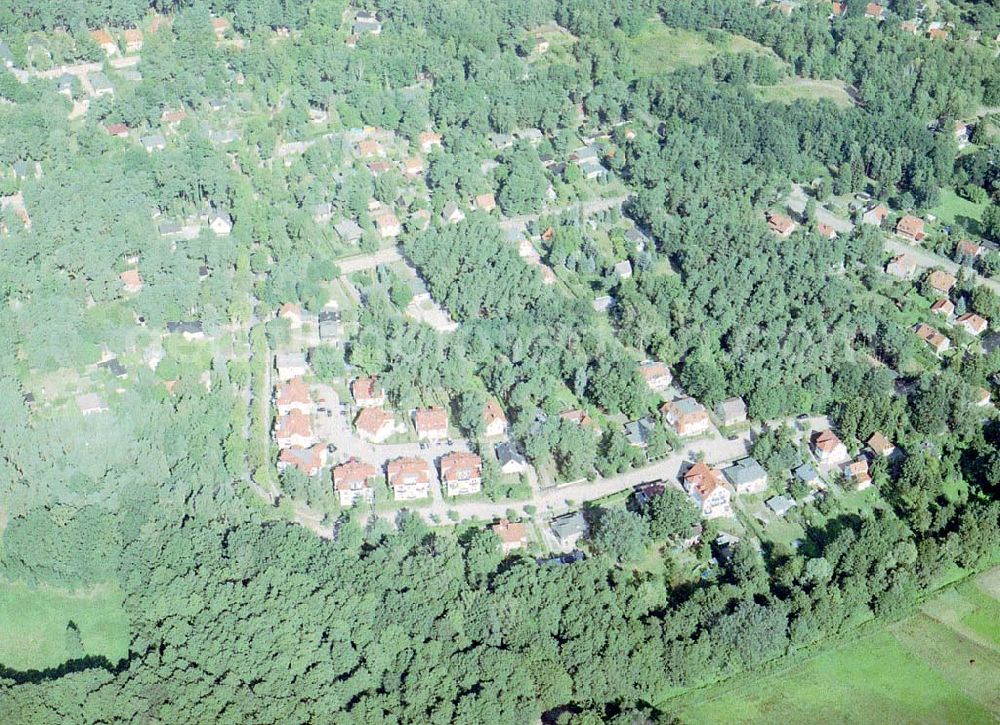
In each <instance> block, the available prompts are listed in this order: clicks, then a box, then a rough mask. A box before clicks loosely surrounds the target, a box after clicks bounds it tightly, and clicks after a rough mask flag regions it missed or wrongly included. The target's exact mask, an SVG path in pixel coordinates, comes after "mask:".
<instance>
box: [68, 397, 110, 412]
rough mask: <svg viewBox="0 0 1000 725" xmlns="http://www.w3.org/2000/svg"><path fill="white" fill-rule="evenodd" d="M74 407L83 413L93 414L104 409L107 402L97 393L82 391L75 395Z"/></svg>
mask: <svg viewBox="0 0 1000 725" xmlns="http://www.w3.org/2000/svg"><path fill="white" fill-rule="evenodd" d="M76 407H77V408H79V410H80V412H81V413H82V414H83V415H94V414H95V413H103V412H104V411H106V410H107V409H108V404H107V403H105V402H104V399H103V398H101V396H100V395H98V394H97V393H84V394H82V395H78V396H76Z"/></svg>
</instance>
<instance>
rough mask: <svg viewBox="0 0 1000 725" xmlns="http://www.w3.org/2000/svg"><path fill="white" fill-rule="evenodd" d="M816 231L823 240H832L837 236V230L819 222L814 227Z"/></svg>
mask: <svg viewBox="0 0 1000 725" xmlns="http://www.w3.org/2000/svg"><path fill="white" fill-rule="evenodd" d="M816 231H817V232H818V233H819V235H820V236H821V237H823V238H824V239H833V238H834V237H836V236H837V230H836V229H834V228H833V227H831V226H830V225H829V224H824V223H823V222H820V223H819V224H817V225H816Z"/></svg>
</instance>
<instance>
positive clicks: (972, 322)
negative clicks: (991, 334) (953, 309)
mask: <svg viewBox="0 0 1000 725" xmlns="http://www.w3.org/2000/svg"><path fill="white" fill-rule="evenodd" d="M955 324H956V325H958V326H959V327H961V328H962V329H963V330H965V331H966V332H968V333H969V334H970V335H972V336H973V337H979V336H980V335H982V334H983V333H984V332H986V330H987V329H989V326H990V325H989V323H988V322H987V321H986V320H985V319H984V318H982V317H980V316H979V315H977V314H976V313H974V312H966V313H965V314H964V315H959V316H958V319H956V320H955Z"/></svg>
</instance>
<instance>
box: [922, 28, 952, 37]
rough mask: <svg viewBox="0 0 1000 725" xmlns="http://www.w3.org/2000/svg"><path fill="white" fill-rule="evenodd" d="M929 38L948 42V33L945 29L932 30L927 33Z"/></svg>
mask: <svg viewBox="0 0 1000 725" xmlns="http://www.w3.org/2000/svg"><path fill="white" fill-rule="evenodd" d="M927 37H929V38H931V39H933V40H947V38H948V31H947V30H945V29H944V28H931V29H930V30H929V31H928V32H927Z"/></svg>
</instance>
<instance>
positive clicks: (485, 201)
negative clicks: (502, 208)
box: [475, 194, 497, 212]
mask: <svg viewBox="0 0 1000 725" xmlns="http://www.w3.org/2000/svg"><path fill="white" fill-rule="evenodd" d="M475 204H476V208H477V209H479V210H480V211H485V212H491V211H493V210H494V209H496V208H497V201H496V199H495V198H494V197H493V194H480V195H479V196H477V197H476V199H475Z"/></svg>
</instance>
